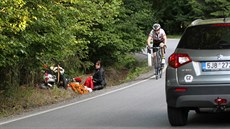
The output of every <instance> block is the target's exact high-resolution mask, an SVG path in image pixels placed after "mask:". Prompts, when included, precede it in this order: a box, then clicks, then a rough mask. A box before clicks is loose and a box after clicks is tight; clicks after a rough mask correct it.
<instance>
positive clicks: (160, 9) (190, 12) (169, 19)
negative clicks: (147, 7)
mask: <svg viewBox="0 0 230 129" xmlns="http://www.w3.org/2000/svg"><path fill="white" fill-rule="evenodd" d="M153 9H154V10H156V12H155V13H154V17H156V20H155V22H159V23H160V24H162V26H163V28H164V29H165V30H166V32H167V33H168V34H181V33H182V32H183V31H184V29H185V28H186V27H187V26H188V25H189V24H190V23H191V22H192V21H193V20H195V19H198V18H199V19H205V18H216V17H228V16H230V15H229V13H230V11H229V9H230V4H229V2H228V0H176V1H175V0H167V1H159V0H153Z"/></svg>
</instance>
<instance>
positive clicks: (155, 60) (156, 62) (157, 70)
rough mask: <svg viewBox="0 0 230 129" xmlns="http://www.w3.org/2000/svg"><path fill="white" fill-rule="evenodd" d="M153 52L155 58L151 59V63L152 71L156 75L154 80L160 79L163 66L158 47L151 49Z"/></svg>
mask: <svg viewBox="0 0 230 129" xmlns="http://www.w3.org/2000/svg"><path fill="white" fill-rule="evenodd" d="M152 49H154V51H155V52H156V56H155V58H154V57H153V63H154V70H155V75H156V80H157V79H158V77H160V78H161V77H162V69H163V66H164V64H162V63H161V62H162V52H161V48H160V47H152Z"/></svg>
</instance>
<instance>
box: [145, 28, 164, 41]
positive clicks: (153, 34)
mask: <svg viewBox="0 0 230 129" xmlns="http://www.w3.org/2000/svg"><path fill="white" fill-rule="evenodd" d="M165 35H166V34H165V31H164V30H163V29H160V32H159V34H157V33H156V32H155V31H154V30H151V32H150V33H149V36H151V37H152V39H153V43H157V44H159V43H161V42H164V36H165Z"/></svg>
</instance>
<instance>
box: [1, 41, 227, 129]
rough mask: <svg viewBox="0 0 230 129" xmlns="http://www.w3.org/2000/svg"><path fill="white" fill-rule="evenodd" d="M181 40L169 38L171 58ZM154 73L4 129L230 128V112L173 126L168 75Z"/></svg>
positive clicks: (12, 120)
mask: <svg viewBox="0 0 230 129" xmlns="http://www.w3.org/2000/svg"><path fill="white" fill-rule="evenodd" d="M177 42H178V40H169V41H168V49H167V55H166V56H167V57H168V56H169V55H170V54H171V53H172V52H173V50H174V49H175V47H176V44H177ZM151 74H152V73H151V72H150V73H146V74H145V75H143V76H141V77H139V79H137V80H135V81H132V82H129V83H126V84H122V85H120V86H116V87H113V88H106V89H103V90H101V91H96V92H94V93H91V94H90V95H82V96H81V97H79V98H76V99H74V100H71V101H70V102H63V103H61V104H57V105H52V106H49V107H45V108H42V109H38V110H36V111H32V112H27V113H25V114H21V115H19V116H14V117H13V118H8V119H2V120H0V129H171V128H186V129H206V128H208V129H217V128H219V129H222V128H229V127H230V122H229V121H230V119H229V118H230V115H229V114H198V115H197V114H195V112H190V113H189V120H188V125H187V126H185V127H171V126H170V124H169V122H168V118H167V110H166V101H165V91H164V85H165V82H164V81H165V77H164V74H163V78H162V79H158V80H156V79H155V78H154V76H151Z"/></svg>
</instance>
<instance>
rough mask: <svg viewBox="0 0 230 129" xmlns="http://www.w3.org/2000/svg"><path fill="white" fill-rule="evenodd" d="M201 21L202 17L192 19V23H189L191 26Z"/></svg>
mask: <svg viewBox="0 0 230 129" xmlns="http://www.w3.org/2000/svg"><path fill="white" fill-rule="evenodd" d="M201 21H203V20H202V19H196V20H194V21H193V22H192V23H191V25H192V26H193V25H196V24H198V23H199V22H201Z"/></svg>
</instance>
